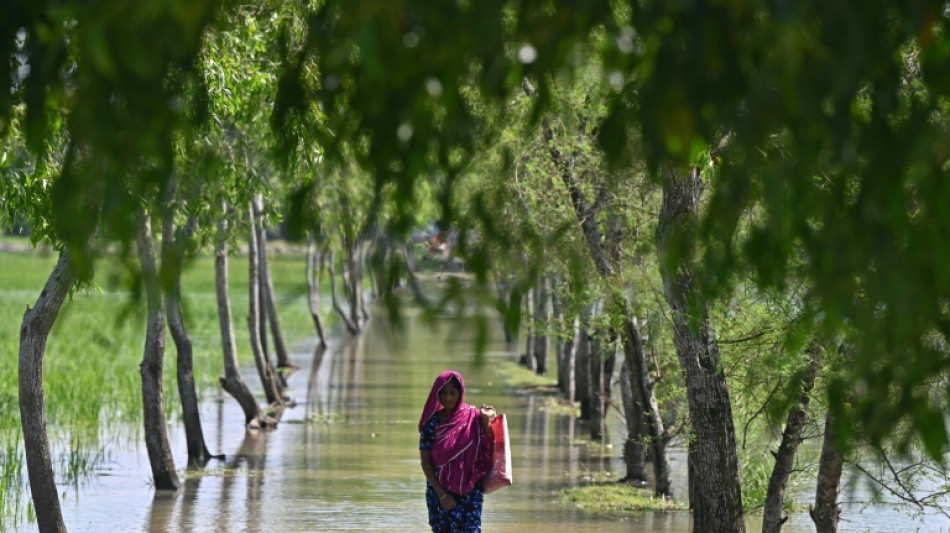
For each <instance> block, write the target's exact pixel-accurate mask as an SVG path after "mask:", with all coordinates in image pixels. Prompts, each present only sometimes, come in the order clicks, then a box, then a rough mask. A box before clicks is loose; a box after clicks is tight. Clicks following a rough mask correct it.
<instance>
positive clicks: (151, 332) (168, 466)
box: [138, 211, 181, 490]
mask: <svg viewBox="0 0 950 533" xmlns="http://www.w3.org/2000/svg"><path fill="white" fill-rule="evenodd" d="M138 251H139V261H140V262H141V264H142V281H143V283H144V285H145V300H146V304H147V307H148V324H147V326H146V331H145V348H144V353H143V356H142V364H141V366H140V370H141V374H142V413H143V420H144V423H145V448H146V450H147V451H148V460H149V463H150V464H151V467H152V478H153V481H154V483H155V488H156V489H158V490H178V488H179V487H180V486H181V483H180V482H179V481H178V472H177V471H176V470H175V460H174V459H173V458H172V452H171V446H170V445H169V443H168V426H167V423H166V420H165V399H164V388H163V384H162V367H163V364H164V361H163V359H164V357H165V310H164V308H163V307H164V306H163V305H162V295H161V290H160V287H159V283H158V268H157V264H156V259H155V250H154V248H153V245H152V225H151V221H150V220H149V217H148V214H146V213H145V212H144V211H143V212H142V213H141V215H140V217H139V232H138Z"/></svg>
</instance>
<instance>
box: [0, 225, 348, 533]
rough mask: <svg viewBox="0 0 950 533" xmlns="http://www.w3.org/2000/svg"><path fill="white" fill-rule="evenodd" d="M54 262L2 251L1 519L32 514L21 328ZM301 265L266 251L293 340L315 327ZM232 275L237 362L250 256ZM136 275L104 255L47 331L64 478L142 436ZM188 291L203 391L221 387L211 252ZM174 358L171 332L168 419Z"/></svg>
mask: <svg viewBox="0 0 950 533" xmlns="http://www.w3.org/2000/svg"><path fill="white" fill-rule="evenodd" d="M22 241H23V242H25V239H24V240H22ZM55 262H56V255H55V254H52V253H42V252H32V253H31V252H10V251H0V273H2V275H0V494H2V497H0V521H6V520H9V519H11V518H13V519H14V520H17V519H23V518H29V516H30V515H31V514H32V509H30V508H29V506H28V505H27V506H26V508H24V504H23V501H24V498H23V497H22V496H23V491H24V490H26V483H25V480H26V467H25V461H24V459H23V456H22V449H21V448H22V446H23V445H22V439H21V435H20V412H19V405H18V400H17V356H18V347H19V329H20V323H21V320H22V318H23V313H24V311H25V310H26V308H27V306H29V305H32V304H33V302H35V300H36V298H37V296H38V295H39V292H40V290H41V288H42V286H43V284H44V283H45V282H46V278H47V276H48V275H49V273H50V271H51V270H52V268H53V265H54V264H55ZM304 265H305V257H304V256H303V255H302V254H299V253H296V254H295V253H282V254H272V255H271V258H270V267H271V275H272V278H273V281H274V290H275V293H276V295H277V303H278V313H279V315H280V318H281V329H282V331H283V334H284V338H285V340H286V342H287V343H288V345H290V344H292V343H293V342H294V341H295V339H301V338H305V337H311V336H313V335H314V329H313V323H312V321H311V319H310V315H309V311H308V308H307V301H306V280H305V277H304ZM229 275H230V286H231V306H232V318H233V321H234V329H235V334H236V339H237V343H238V345H237V348H238V354H239V358H240V360H241V362H242V363H244V364H248V363H249V362H250V361H251V358H252V355H251V350H250V345H249V343H248V332H247V326H246V323H247V322H246V317H247V307H248V301H247V300H248V289H247V277H248V273H247V260H246V257H243V256H241V255H237V256H232V257H231V262H230V273H229ZM132 277H133V276H130V275H129V274H128V268H127V267H123V266H121V264H120V261H118V260H116V259H115V258H106V259H102V260H100V262H99V263H98V264H97V267H96V279H95V282H94V283H93V284H92V285H91V286H86V287H83V288H81V289H79V290H77V291H76V292H75V294H74V295H73V296H72V298H70V299H69V300H68V301H67V302H66V304H65V305H64V307H63V309H62V311H61V313H60V316H59V319H58V320H57V322H56V325H55V327H54V328H53V331H52V334H51V335H50V339H49V344H48V347H47V352H46V356H45V359H44V382H45V390H46V403H47V416H48V423H49V428H48V429H49V437H50V440H51V444H52V446H53V449H54V450H57V449H58V450H68V452H67V453H60V454H58V455H57V454H56V453H55V452H54V458H53V460H54V468H55V469H56V473H57V481H58V482H59V483H63V482H67V483H68V482H70V481H75V480H77V479H78V478H81V477H82V476H83V474H84V473H85V472H86V471H88V470H90V469H91V468H93V466H94V465H95V464H96V462H97V461H98V460H100V459H101V458H102V455H103V450H104V449H105V448H106V446H107V444H108V442H113V441H115V440H122V439H138V438H141V437H140V435H141V416H142V415H141V411H142V405H141V390H140V386H141V382H140V378H139V363H140V362H141V359H142V348H143V344H144V335H145V334H144V331H145V313H144V307H145V306H144V301H142V299H140V298H137V297H135V296H134V295H133V294H134V293H133V292H132V291H130V290H129V283H128V280H129V279H131V278H132ZM182 300H183V313H184V315H185V322H186V326H187V328H188V330H189V334H190V337H191V340H192V343H193V345H194V368H195V379H196V382H197V387H198V390H199V397H200V396H202V394H208V393H209V392H210V391H213V390H214V389H215V388H216V387H218V385H217V380H218V376H219V375H220V374H221V373H222V368H223V365H222V354H221V342H220V334H219V329H218V328H219V326H218V316H217V303H216V296H215V287H214V258H213V257H200V258H198V259H196V260H194V261H193V262H192V263H191V264H190V265H188V267H187V270H186V272H185V274H184V276H183V279H182ZM327 318H331V317H329V316H328V317H327ZM175 358H176V352H175V346H174V343H173V342H172V339H171V336H170V335H169V334H166V354H165V402H166V410H167V412H168V415H169V421H170V422H174V421H175V420H176V419H177V416H178V413H180V411H181V409H180V405H179V399H178V390H177V384H176V381H175ZM103 440H107V441H108V442H103ZM0 529H2V527H0Z"/></svg>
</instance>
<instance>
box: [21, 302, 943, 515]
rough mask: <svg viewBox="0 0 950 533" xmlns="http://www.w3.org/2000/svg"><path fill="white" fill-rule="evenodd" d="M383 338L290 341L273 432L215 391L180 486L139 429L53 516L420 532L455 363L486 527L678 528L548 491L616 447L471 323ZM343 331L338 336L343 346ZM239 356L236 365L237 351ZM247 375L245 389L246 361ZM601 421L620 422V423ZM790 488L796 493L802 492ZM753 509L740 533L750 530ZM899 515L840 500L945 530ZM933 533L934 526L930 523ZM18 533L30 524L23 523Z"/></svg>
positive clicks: (578, 479)
mask: <svg viewBox="0 0 950 533" xmlns="http://www.w3.org/2000/svg"><path fill="white" fill-rule="evenodd" d="M401 331H402V333H401V334H399V335H396V334H394V332H393V331H392V330H390V329H389V328H387V327H386V325H385V322H384V321H382V320H376V321H374V322H372V323H371V324H370V326H369V329H368V331H367V332H366V333H365V335H364V336H363V337H362V338H360V339H346V338H345V336H343V335H340V336H336V337H334V340H333V341H332V343H331V346H330V347H329V348H328V349H327V350H326V351H325V352H322V353H321V352H315V351H314V346H313V344H307V343H300V344H298V345H297V346H295V353H294V360H295V362H296V363H297V364H298V365H299V366H300V370H298V371H297V372H295V373H294V374H292V376H291V377H290V381H289V384H290V390H291V395H292V396H293V397H294V398H295V399H296V401H297V405H296V407H294V408H292V409H289V410H287V411H286V412H285V413H284V415H283V419H282V423H281V425H280V427H279V428H278V429H277V430H275V431H257V432H247V431H245V429H244V427H243V424H242V423H243V416H242V414H241V411H240V409H239V408H238V406H237V404H236V403H235V402H234V401H233V400H232V399H231V398H230V397H223V396H221V395H220V394H219V393H217V392H215V393H214V396H213V397H212V398H209V399H207V400H206V402H205V404H204V418H203V423H204V428H205V436H206V439H207V440H208V446H209V448H211V451H212V453H223V454H225V456H226V457H225V459H224V460H223V461H212V462H210V463H209V464H208V465H207V466H206V468H205V469H203V470H201V471H193V472H192V471H189V472H186V473H185V474H184V475H183V479H184V488H183V489H182V490H181V491H179V492H177V493H164V492H163V493H156V492H155V491H154V490H153V489H152V487H151V486H150V483H149V478H150V472H149V466H148V460H147V457H146V453H145V450H144V446H143V445H142V444H141V438H137V437H134V436H131V437H127V438H123V439H118V440H114V441H111V442H110V441H108V440H107V437H105V436H103V439H104V442H107V443H108V444H107V445H105V447H104V455H103V458H102V460H101V462H100V464H99V466H98V467H97V468H96V469H95V470H94V471H93V472H92V474H91V475H90V476H87V477H86V478H83V479H81V480H79V481H78V482H77V483H76V484H75V485H69V486H64V487H62V493H63V495H64V498H63V507H64V517H65V520H66V524H67V526H68V528H69V530H70V531H72V532H104V531H115V532H132V531H149V532H182V533H184V532H205V531H206V532H257V531H261V532H267V531H282V532H284V531H291V532H304V531H308V532H313V531H401V532H421V531H427V530H428V528H427V524H426V509H425V504H424V498H423V494H424V488H425V480H424V477H423V475H422V472H421V469H420V467H419V454H418V451H417V450H418V448H417V446H418V432H417V429H416V424H417V422H418V417H419V415H420V411H421V408H422V403H423V402H424V400H425V398H426V395H427V393H428V390H429V387H430V386H431V384H432V380H433V379H434V377H435V376H436V375H437V374H438V373H439V372H440V371H442V370H444V369H448V368H451V369H456V370H458V371H460V372H461V373H462V374H463V376H464V377H465V379H466V383H467V386H468V392H467V398H466V399H467V400H468V402H469V403H476V404H480V403H491V404H493V405H495V406H496V407H497V408H498V409H499V410H500V411H502V412H504V413H506V414H507V416H508V423H509V431H510V434H511V439H512V455H513V463H514V476H515V485H514V486H513V487H511V488H508V489H504V490H502V491H499V492H497V493H494V494H491V495H489V496H487V497H486V504H485V513H484V518H483V527H484V530H485V531H486V532H510V533H517V532H528V531H537V532H555V533H556V532H564V533H567V532H577V531H599V532H608V533H611V532H621V531H622V532H666V533H680V532H687V531H689V528H690V517H689V513H688V512H685V511H679V512H670V513H656V514H646V515H643V516H635V517H632V516H623V515H595V514H589V513H585V512H581V511H578V510H576V509H574V508H572V507H570V506H568V505H565V504H564V503H562V502H560V501H559V500H558V491H559V490H560V489H562V488H563V487H565V486H569V485H573V484H578V483H583V482H585V481H587V480H590V479H592V478H594V479H604V478H609V477H613V478H618V477H621V476H622V475H623V472H624V468H623V465H622V463H621V462H620V460H619V455H620V448H621V445H620V442H621V441H620V440H619V436H617V435H615V436H614V437H613V439H614V442H615V443H616V446H615V447H614V453H612V454H608V456H607V457H604V456H603V454H601V453H595V454H591V453H589V451H590V450H589V449H588V445H587V444H585V443H584V440H583V437H585V436H586V435H587V431H588V428H587V427H586V426H585V425H583V424H581V423H579V422H577V421H575V420H574V419H573V418H572V417H570V416H566V415H563V414H554V413H552V412H549V411H546V410H545V409H544V408H545V406H546V405H549V401H548V397H546V396H544V395H542V394H526V393H524V392H518V391H514V390H511V389H510V388H507V387H505V386H504V385H503V384H502V381H501V379H500V378H501V376H500V375H499V373H498V370H497V368H498V366H499V363H500V362H501V361H513V360H515V358H516V355H515V354H514V353H512V352H510V351H506V350H505V347H504V346H503V344H502V343H500V342H498V341H493V340H490V341H489V344H488V347H487V350H486V352H485V353H484V354H482V355H480V356H478V357H476V356H475V354H474V346H475V342H474V335H475V328H474V327H472V326H470V325H469V324H468V323H467V322H463V321H459V320H455V319H451V318H446V319H443V320H442V321H441V322H440V324H438V326H437V327H435V328H430V327H429V326H428V325H426V324H423V323H422V322H421V320H419V319H417V318H413V317H407V319H406V321H405V323H404V324H403V327H402V330H401ZM341 338H343V340H340V339H341ZM242 355H244V362H245V364H248V363H249V362H250V357H249V356H248V355H246V354H242ZM245 377H246V379H247V381H248V383H249V384H250V385H251V386H252V387H253V386H254V384H255V381H256V376H255V375H254V374H253V373H252V369H251V368H249V367H248V368H247V369H246V374H245ZM612 425H613V430H615V431H616V430H619V429H620V423H619V422H618V421H617V420H613V421H612ZM170 433H171V435H170V436H171V439H172V442H173V445H174V449H175V450H176V457H175V459H176V462H177V464H178V465H179V468H181V467H182V465H184V464H185V463H186V455H185V453H184V452H185V443H184V432H183V430H182V429H181V428H180V427H179V425H178V424H175V425H174V426H173V427H172V428H171V429H170ZM672 465H673V467H674V472H675V477H674V491H675V492H676V493H677V494H685V492H686V490H685V483H686V479H685V456H684V453H683V451H682V450H674V455H673V457H672ZM807 497H808V496H807V495H803V498H807ZM758 520H759V518H758V517H756V516H752V517H751V518H750V520H749V531H755V530H757V529H759V528H760V527H761V526H759V525H758V524H757V522H758ZM921 520H922V519H919V518H918V519H911V518H908V517H907V515H906V513H904V512H897V511H893V510H891V509H890V508H888V507H874V508H870V509H869V510H866V511H865V512H864V513H861V514H858V515H852V514H848V511H847V510H846V513H845V516H844V521H843V524H842V525H843V528H842V530H843V531H875V532H877V531H902V532H907V531H916V530H919V531H947V530H950V527H948V526H947V524H948V522H947V521H946V520H945V519H944V520H943V521H938V520H937V517H932V516H931V517H928V518H927V519H925V520H923V521H921ZM941 528H942V529H941ZM20 530H22V531H33V530H35V525H29V524H22V525H21V527H20ZM784 531H786V532H788V533H800V532H806V531H814V527H813V526H812V524H811V522H810V520H809V519H808V516H807V513H805V512H798V513H794V514H793V515H792V517H791V519H790V521H789V523H788V524H786V526H785V528H784Z"/></svg>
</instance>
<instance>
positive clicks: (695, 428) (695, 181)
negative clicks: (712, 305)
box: [656, 168, 745, 533]
mask: <svg viewBox="0 0 950 533" xmlns="http://www.w3.org/2000/svg"><path fill="white" fill-rule="evenodd" d="M663 178H664V179H663V204H662V208H661V211H660V220H659V224H658V226H657V231H656V242H657V252H658V254H659V256H660V274H661V276H662V278H663V289H664V291H663V292H664V294H665V296H666V301H667V303H669V305H670V310H671V313H672V318H673V340H674V343H675V345H676V352H677V355H678V357H679V360H680V366H681V367H682V369H683V373H684V376H685V382H686V396H687V400H688V403H689V413H690V422H691V423H692V435H693V438H692V441H691V442H692V443H693V445H694V446H693V447H692V448H691V452H692V453H693V454H694V457H693V458H692V459H693V465H694V468H695V474H696V475H695V482H696V484H697V485H696V487H695V488H696V497H697V501H695V502H692V503H693V509H694V512H693V527H694V531H717V532H723V533H728V532H744V531H745V523H744V522H743V516H742V493H741V490H740V484H739V461H738V458H737V455H736V437H735V427H734V425H733V420H732V404H731V403H730V400H729V389H728V387H727V385H726V377H725V375H723V371H722V367H721V365H720V358H719V347H718V346H717V344H716V340H715V337H714V335H713V331H712V326H711V324H710V322H709V312H708V308H707V306H706V301H705V299H704V297H703V294H702V291H701V289H700V287H699V286H698V283H697V280H696V278H695V275H694V273H693V271H692V269H691V264H690V263H691V261H693V260H694V257H693V256H692V255H691V254H692V253H694V250H695V240H694V239H695V237H694V232H695V228H696V225H697V224H698V212H699V200H700V196H701V194H702V180H701V176H700V173H699V170H698V169H696V168H693V169H691V170H690V171H689V173H688V174H686V175H685V176H684V175H682V174H678V173H676V172H674V171H671V170H668V171H667V172H666V173H665V175H664V176H663Z"/></svg>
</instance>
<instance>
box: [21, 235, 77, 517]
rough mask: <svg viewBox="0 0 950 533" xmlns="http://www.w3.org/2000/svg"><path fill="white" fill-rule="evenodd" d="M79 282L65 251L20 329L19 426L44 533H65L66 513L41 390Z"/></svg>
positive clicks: (37, 511)
mask: <svg viewBox="0 0 950 533" xmlns="http://www.w3.org/2000/svg"><path fill="white" fill-rule="evenodd" d="M75 282H76V273H75V272H74V270H73V266H72V261H71V260H70V254H69V252H68V251H65V252H62V253H61V254H60V256H59V261H57V263H56V266H55V267H54V268H53V271H52V272H51V273H50V275H49V278H48V279H47V280H46V284H45V285H44V286H43V290H42V291H41V292H40V295H39V297H38V298H37V299H36V304H35V305H34V306H33V308H32V309H31V308H30V307H27V308H26V312H25V313H24V314H23V322H22V325H21V326H20V355H19V362H18V365H19V377H18V379H19V395H20V425H21V427H22V428H23V444H24V450H25V454H26V469H27V473H28V477H29V480H30V494H31V496H32V497H33V508H34V509H35V510H36V524H37V526H38V527H39V530H40V531H41V532H42V533H65V531H66V524H65V522H63V511H62V507H61V506H60V503H59V492H58V491H57V490H56V479H55V477H54V474H53V462H52V460H51V458H50V449H49V438H48V436H47V432H46V401H45V395H44V391H43V356H44V355H45V354H46V343H47V341H48V340H49V333H50V330H52V328H53V324H54V323H55V322H56V317H57V316H58V315H59V310H60V308H61V307H62V306H63V302H64V301H65V300H66V296H67V295H68V294H69V289H70V288H71V287H72V286H73V284H74V283H75Z"/></svg>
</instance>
